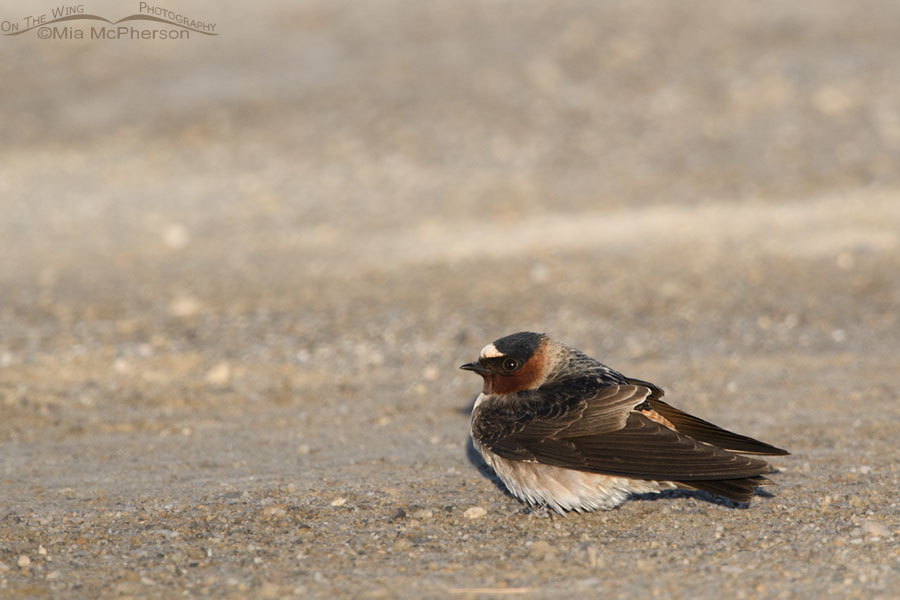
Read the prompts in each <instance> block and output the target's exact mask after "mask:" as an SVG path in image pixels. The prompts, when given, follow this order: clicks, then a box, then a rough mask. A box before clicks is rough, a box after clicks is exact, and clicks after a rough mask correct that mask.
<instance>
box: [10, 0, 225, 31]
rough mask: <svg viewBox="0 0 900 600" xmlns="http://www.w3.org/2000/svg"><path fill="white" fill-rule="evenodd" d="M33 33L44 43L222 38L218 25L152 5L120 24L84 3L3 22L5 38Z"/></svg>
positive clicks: (144, 4)
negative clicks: (194, 35)
mask: <svg viewBox="0 0 900 600" xmlns="http://www.w3.org/2000/svg"><path fill="white" fill-rule="evenodd" d="M126 23H127V24H126ZM30 32H34V34H35V35H37V37H38V38H40V39H42V40H83V39H91V40H187V39H190V38H191V34H200V35H206V36H213V35H219V34H218V33H217V32H216V24H215V23H212V22H209V21H201V20H199V19H194V18H191V17H188V16H186V15H184V14H182V13H179V12H176V11H174V10H169V9H167V8H164V7H161V6H155V5H153V4H150V3H148V2H139V3H138V11H137V13H135V14H132V15H128V16H127V17H123V18H121V19H119V20H117V21H113V20H110V19H107V18H106V17H101V16H99V15H95V14H90V13H88V12H86V11H85V8H84V4H71V5H64V6H57V7H55V8H52V9H51V10H50V12H49V13H47V12H45V13H41V14H37V15H28V16H25V17H23V18H22V19H21V20H20V21H8V20H2V21H0V33H2V34H3V35H6V36H17V35H22V34H27V33H30Z"/></svg>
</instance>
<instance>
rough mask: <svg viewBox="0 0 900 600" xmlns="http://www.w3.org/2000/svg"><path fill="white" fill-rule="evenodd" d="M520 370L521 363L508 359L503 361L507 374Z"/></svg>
mask: <svg viewBox="0 0 900 600" xmlns="http://www.w3.org/2000/svg"><path fill="white" fill-rule="evenodd" d="M518 368H519V361H518V360H516V359H515V358H507V359H506V360H504V361H503V370H504V371H506V372H507V373H512V372H513V371H515V370H516V369H518Z"/></svg>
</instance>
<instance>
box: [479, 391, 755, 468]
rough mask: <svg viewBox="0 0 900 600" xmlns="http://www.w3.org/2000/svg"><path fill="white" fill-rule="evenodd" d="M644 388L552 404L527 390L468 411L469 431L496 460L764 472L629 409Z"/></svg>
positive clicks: (646, 393)
mask: <svg viewBox="0 0 900 600" xmlns="http://www.w3.org/2000/svg"><path fill="white" fill-rule="evenodd" d="M652 391H653V390H651V388H649V387H645V386H641V385H634V384H632V385H619V386H604V387H603V388H601V389H600V390H598V391H597V392H596V393H595V394H593V395H591V396H589V397H587V398H585V397H584V396H582V397H581V399H575V398H571V399H568V400H566V399H563V400H562V401H560V402H557V401H555V400H550V399H549V398H548V397H542V396H541V393H540V392H530V393H529V394H531V396H530V397H527V398H526V397H520V398H519V399H518V400H519V402H516V403H515V405H514V407H515V408H513V406H512V405H511V404H507V403H497V402H485V403H483V404H482V405H481V406H479V408H478V409H477V410H476V413H475V415H474V417H473V424H472V432H473V435H475V437H476V439H478V441H479V442H481V443H482V444H484V445H485V446H487V447H488V448H490V450H491V451H493V452H494V453H495V454H498V455H499V456H502V457H504V458H508V459H511V460H528V461H537V462H541V463H545V464H549V465H554V466H558V467H565V468H569V469H577V470H580V471H589V472H594V473H603V474H608V475H621V476H624V477H632V478H636V479H658V480H669V481H686V482H688V481H704V480H719V479H739V478H746V477H754V476H757V475H760V474H762V473H767V472H768V471H769V467H768V465H767V464H766V463H765V462H763V461H761V460H756V459H753V458H748V457H746V456H741V455H739V454H734V453H732V452H728V451H727V450H722V449H721V448H717V447H715V446H712V445H709V444H705V443H702V442H699V441H697V440H695V439H692V438H690V437H688V436H686V435H683V434H681V433H679V432H677V431H673V430H671V429H669V428H667V427H664V426H662V425H660V424H658V423H655V422H653V421H651V420H650V419H647V418H646V417H644V416H643V415H641V414H640V413H638V412H634V411H633V409H634V407H635V406H637V405H639V404H640V403H641V402H643V401H644V400H645V399H646V398H647V397H648V396H650V395H651V393H652Z"/></svg>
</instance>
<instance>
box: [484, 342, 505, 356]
mask: <svg viewBox="0 0 900 600" xmlns="http://www.w3.org/2000/svg"><path fill="white" fill-rule="evenodd" d="M498 356H506V355H505V354H503V353H502V352H500V351H499V350H497V346H495V345H493V344H488V345H487V346H485V347H484V348H482V349H481V358H497V357H498Z"/></svg>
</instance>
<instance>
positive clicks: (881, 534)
mask: <svg viewBox="0 0 900 600" xmlns="http://www.w3.org/2000/svg"><path fill="white" fill-rule="evenodd" d="M862 530H863V531H864V532H865V533H866V535H868V536H870V537H878V538H885V537H890V535H891V530H890V529H888V528H887V527H886V526H885V525H884V524H882V523H879V522H878V521H866V522H865V523H863V526H862Z"/></svg>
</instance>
